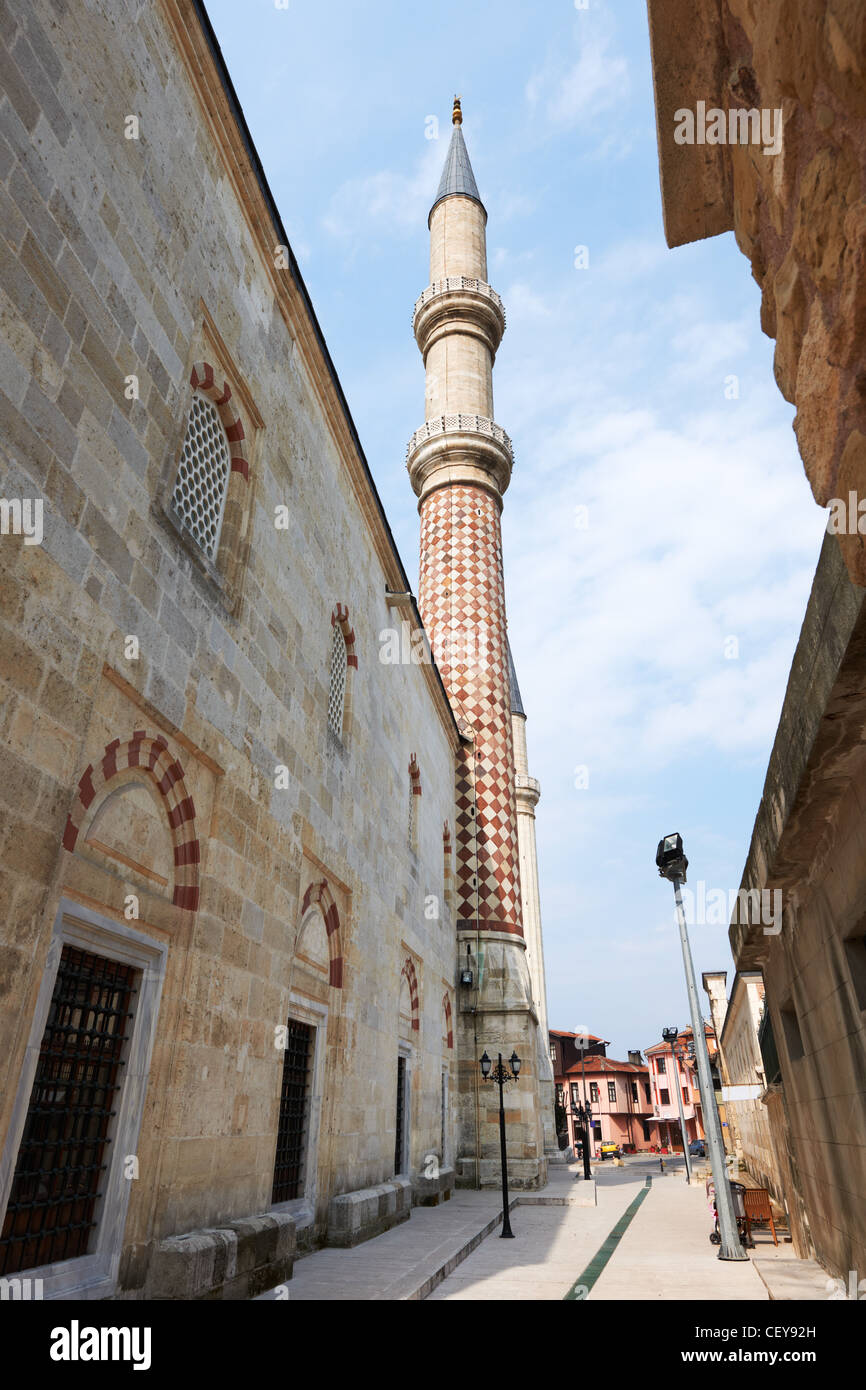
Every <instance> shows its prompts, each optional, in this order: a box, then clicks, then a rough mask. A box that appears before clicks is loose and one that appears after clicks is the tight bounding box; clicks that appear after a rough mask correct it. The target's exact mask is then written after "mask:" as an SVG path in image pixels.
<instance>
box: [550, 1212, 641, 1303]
mask: <svg viewBox="0 0 866 1390" xmlns="http://www.w3.org/2000/svg"><path fill="white" fill-rule="evenodd" d="M649 1191H650V1189H649V1188H648V1187H642V1188H641V1190H640V1192H639V1193H638V1194H637V1196H636V1197H635V1199H634V1201H633V1202H632V1203H631V1205H630V1206H628V1207H626V1209H625V1211H624V1212H623V1214H622V1216H621V1217H620V1218H619V1221H617V1223H616V1225H615V1226H614V1228H613V1230H612V1231H611V1233H610V1235H609V1236H608V1237H607V1239H606V1240H605V1242H604V1244H603V1245H601V1246H600V1247H599V1249H598V1250H597V1251H596V1252H595V1254H594V1255H593V1257H592V1259H591V1260H590V1262H589V1264H588V1265H587V1267H586V1269H585V1270H584V1271H583V1273H582V1274H581V1276H580V1278H579V1279H575V1281H574V1283H573V1284H572V1286H571V1288H570V1289H569V1291H568V1293H567V1294H565V1296H564V1297H563V1300H562V1301H563V1303H567V1302H568V1301H569V1300H571V1301H573V1302H574V1301H577V1300H582V1299H584V1298H586V1297H587V1295H588V1294H589V1293H590V1291H591V1289H592V1287H593V1285H594V1284H595V1283H596V1281H597V1279H598V1277H599V1275H600V1274H601V1272H602V1270H603V1269H604V1267H605V1265H606V1264H607V1262H608V1260H609V1259H610V1257H611V1255H612V1254H613V1252H614V1250H615V1249H616V1247H617V1246H618V1245H619V1243H620V1241H621V1240H622V1238H623V1236H624V1235H625V1233H626V1231H627V1230H628V1228H629V1226H630V1225H631V1223H632V1220H633V1219H634V1217H635V1216H636V1215H637V1209H638V1207H639V1206H640V1204H641V1202H642V1201H643V1200H644V1198H645V1197H646V1196H647V1195H648V1193H649ZM578 1289H579V1290H580V1293H578V1292H577V1290H578Z"/></svg>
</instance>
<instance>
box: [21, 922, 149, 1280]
mask: <svg viewBox="0 0 866 1390" xmlns="http://www.w3.org/2000/svg"><path fill="white" fill-rule="evenodd" d="M136 975H137V972H136V970H135V968H134V967H133V966H130V965H124V964H122V963H121V962H120V961H114V960H108V959H106V957H104V956H99V955H95V954H93V953H91V952H89V951H83V950H80V949H78V948H77V947H74V946H70V945H65V946H64V947H63V950H62V952H61V957H60V965H59V968H58V971H57V977H56V979H55V982H54V991H53V993H52V997H51V1003H50V1005H49V1009H48V1019H47V1022H46V1025H45V1032H44V1034H43V1036H42V1043H41V1046H40V1049H39V1060H38V1062H37V1066H36V1076H35V1078H34V1081H33V1088H32V1090H31V1093H30V1103H29V1106H28V1109H27V1117H26V1119H25V1122H24V1132H23V1134H22V1138H21V1145H20V1148H19V1150H18V1158H17V1161H16V1166H15V1174H14V1176H13V1179H12V1187H11V1191H10V1194H9V1202H8V1205H7V1207H6V1215H5V1219H4V1223H3V1230H2V1235H0V1274H2V1275H5V1274H10V1273H14V1272H16V1271H18V1270H22V1269H36V1268H39V1267H40V1266H41V1265H46V1264H52V1263H55V1262H58V1261H61V1260H70V1259H74V1258H76V1257H77V1256H81V1255H86V1254H88V1253H89V1246H90V1242H91V1237H92V1233H93V1231H94V1229H95V1227H96V1225H97V1221H98V1212H97V1203H98V1201H99V1199H100V1197H101V1196H102V1191H101V1187H100V1185H101V1183H102V1181H103V1175H104V1173H105V1172H106V1170H107V1168H108V1159H109V1155H108V1153H107V1151H106V1150H107V1146H108V1145H109V1144H110V1143H111V1135H110V1133H109V1130H110V1129H111V1122H112V1120H113V1118H114V1116H115V1114H116V1112H117V1104H118V1098H119V1092H120V1088H121V1078H122V1072H121V1068H122V1067H123V1066H124V1058H123V1052H124V1046H125V1043H126V1041H127V1037H128V1034H127V1032H126V1026H127V1023H128V1022H129V1020H130V1019H132V1018H133V1013H132V1009H131V1003H132V997H133V995H134V994H135V993H136V992H137V991H136V988H135V979H136Z"/></svg>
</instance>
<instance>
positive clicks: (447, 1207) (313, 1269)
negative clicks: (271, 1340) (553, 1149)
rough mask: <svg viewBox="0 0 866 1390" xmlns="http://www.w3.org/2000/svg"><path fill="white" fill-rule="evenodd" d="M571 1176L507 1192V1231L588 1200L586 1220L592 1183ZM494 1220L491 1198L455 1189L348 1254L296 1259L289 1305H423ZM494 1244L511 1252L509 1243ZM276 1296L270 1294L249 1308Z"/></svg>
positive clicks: (496, 1204)
mask: <svg viewBox="0 0 866 1390" xmlns="http://www.w3.org/2000/svg"><path fill="white" fill-rule="evenodd" d="M577 1172H578V1168H577V1165H576V1164H575V1165H572V1166H571V1168H556V1169H552V1170H551V1178H550V1181H549V1182H548V1184H547V1186H546V1187H545V1188H543V1189H542V1191H541V1192H525V1193H524V1192H518V1193H515V1194H514V1197H513V1200H512V1204H511V1224H512V1226H513V1227H514V1229H515V1230H517V1229H518V1227H519V1225H521V1224H522V1223H523V1222H524V1221H525V1219H526V1218H525V1217H524V1212H526V1213H527V1216H529V1215H531V1217H532V1219H533V1220H534V1219H535V1218H536V1217H537V1216H538V1215H539V1214H540V1211H544V1212H546V1213H547V1215H548V1220H549V1224H551V1225H556V1224H559V1223H561V1222H562V1220H563V1217H564V1214H565V1212H566V1211H567V1210H569V1209H570V1206H571V1204H578V1203H584V1202H587V1201H591V1202H592V1206H591V1207H586V1206H580V1207H579V1208H578V1209H579V1210H581V1211H583V1212H584V1213H587V1214H588V1213H589V1212H590V1211H594V1210H595V1205H594V1203H595V1184H594V1183H584V1182H583V1181H576V1180H575V1175H576V1174H577ZM524 1203H526V1204H527V1205H526V1206H524V1205H523V1204H524ZM533 1208H535V1210H533ZM539 1209H540V1210H539ZM551 1213H553V1215H551ZM501 1221H502V1197H501V1195H500V1194H499V1192H496V1191H482V1192H478V1191H474V1190H471V1189H457V1190H456V1191H455V1192H454V1193H453V1195H452V1197H451V1200H450V1202H445V1203H443V1204H442V1205H441V1206H438V1207H415V1208H414V1209H413V1211H412V1215H411V1217H410V1218H409V1220H408V1221H404V1222H403V1223H402V1224H401V1225H400V1226H395V1227H394V1229H393V1230H391V1231H386V1232H385V1234H384V1235H381V1236H377V1237H376V1238H375V1239H374V1240H368V1241H365V1242H364V1243H363V1244H362V1245H356V1246H355V1247H354V1249H352V1250H335V1249H325V1250H317V1251H315V1252H314V1253H313V1254H312V1255H307V1256H305V1257H304V1258H303V1259H301V1260H298V1262H297V1263H296V1265H295V1268H294V1274H293V1277H292V1279H291V1280H290V1281H289V1284H288V1286H287V1288H288V1293H289V1300H290V1301H291V1302H293V1303H295V1302H301V1301H312V1300H329V1301H330V1300H341V1299H342V1300H351V1299H358V1300H364V1301H367V1300H377V1299H390V1300H393V1299H399V1300H406V1299H422V1298H426V1297H427V1296H428V1294H430V1293H431V1291H432V1290H433V1289H434V1288H435V1287H436V1285H437V1284H438V1283H440V1282H441V1281H442V1279H444V1278H445V1277H446V1276H447V1275H448V1274H450V1273H451V1271H452V1270H453V1269H455V1268H457V1267H458V1265H459V1264H460V1263H461V1262H462V1261H463V1260H464V1259H466V1258H467V1257H468V1256H470V1255H471V1252H472V1251H473V1250H474V1249H475V1248H476V1247H477V1246H478V1245H479V1244H480V1243H481V1241H483V1240H484V1238H485V1237H486V1236H488V1235H490V1234H491V1233H495V1232H498V1230H499V1227H500V1225H501ZM499 1243H500V1244H502V1245H507V1246H510V1247H512V1248H513V1247H514V1246H516V1244H517V1242H516V1241H502V1242H499ZM276 1297H277V1295H276V1293H275V1291H274V1290H273V1289H271V1290H269V1291H268V1292H267V1293H264V1294H261V1295H259V1299H258V1300H257V1301H269V1300H275V1299H276Z"/></svg>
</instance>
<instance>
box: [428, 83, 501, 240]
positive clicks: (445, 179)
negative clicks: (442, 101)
mask: <svg viewBox="0 0 866 1390" xmlns="http://www.w3.org/2000/svg"><path fill="white" fill-rule="evenodd" d="M456 109H457V110H458V111H459V107H457V108H456ZM454 193H459V194H460V195H461V196H462V197H464V198H472V199H473V200H474V201H475V202H476V203H478V204H479V206H480V207H482V208H484V204H483V203H482V202H481V199H480V197H479V195H478V185H477V183H476V182H475V175H474V174H473V172H472V165H471V164H470V163H469V151H468V150H467V148H466V141H465V140H464V139H463V131H462V129H461V126H460V123H459V122H455V125H454V129H453V131H452V134H451V144H450V145H449V146H448V153H447V155H446V156H445V167H444V169H443V170H442V177H441V179H440V180H439V188H438V191H437V193H436V197H435V199H434V201H433V207H431V209H430V212H431V213H432V212H433V208H435V206H436V204H437V203H441V202H442V199H443V198H450V197H451V196H452V194H454ZM484 213H485V216H486V215H487V209H486V208H484ZM427 221H428V225H429V221H430V219H429V217H428V219H427Z"/></svg>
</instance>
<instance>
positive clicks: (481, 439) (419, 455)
mask: <svg viewBox="0 0 866 1390" xmlns="http://www.w3.org/2000/svg"><path fill="white" fill-rule="evenodd" d="M513 465H514V450H513V448H512V445H511V440H510V439H509V437H508V435H507V434H506V433H505V430H504V429H502V428H501V426H500V425H497V424H496V423H495V421H493V420H488V419H487V417H486V416H484V415H434V416H433V418H432V419H430V420H426V421H425V422H424V424H423V425H422V426H421V428H420V429H417V430H416V431H415V433H414V434H413V435H412V438H411V439H410V440H409V443H408V445H407V446H406V467H407V468H408V470H409V477H410V479H411V482H412V487H413V488H414V490H415V492H416V494H417V495H418V497H419V498H420V499H422V500H423V498H424V497H426V496H427V494H428V493H429V492H432V491H433V489H434V488H437V487H443V486H445V485H447V484H451V483H471V484H478V485H479V486H481V487H486V488H488V490H489V491H491V492H493V493H494V494H495V495H496V496H498V497H501V496H502V494H503V493H504V491H505V489H506V488H507V487H508V484H509V482H510V481H511V469H512V467H513Z"/></svg>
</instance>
